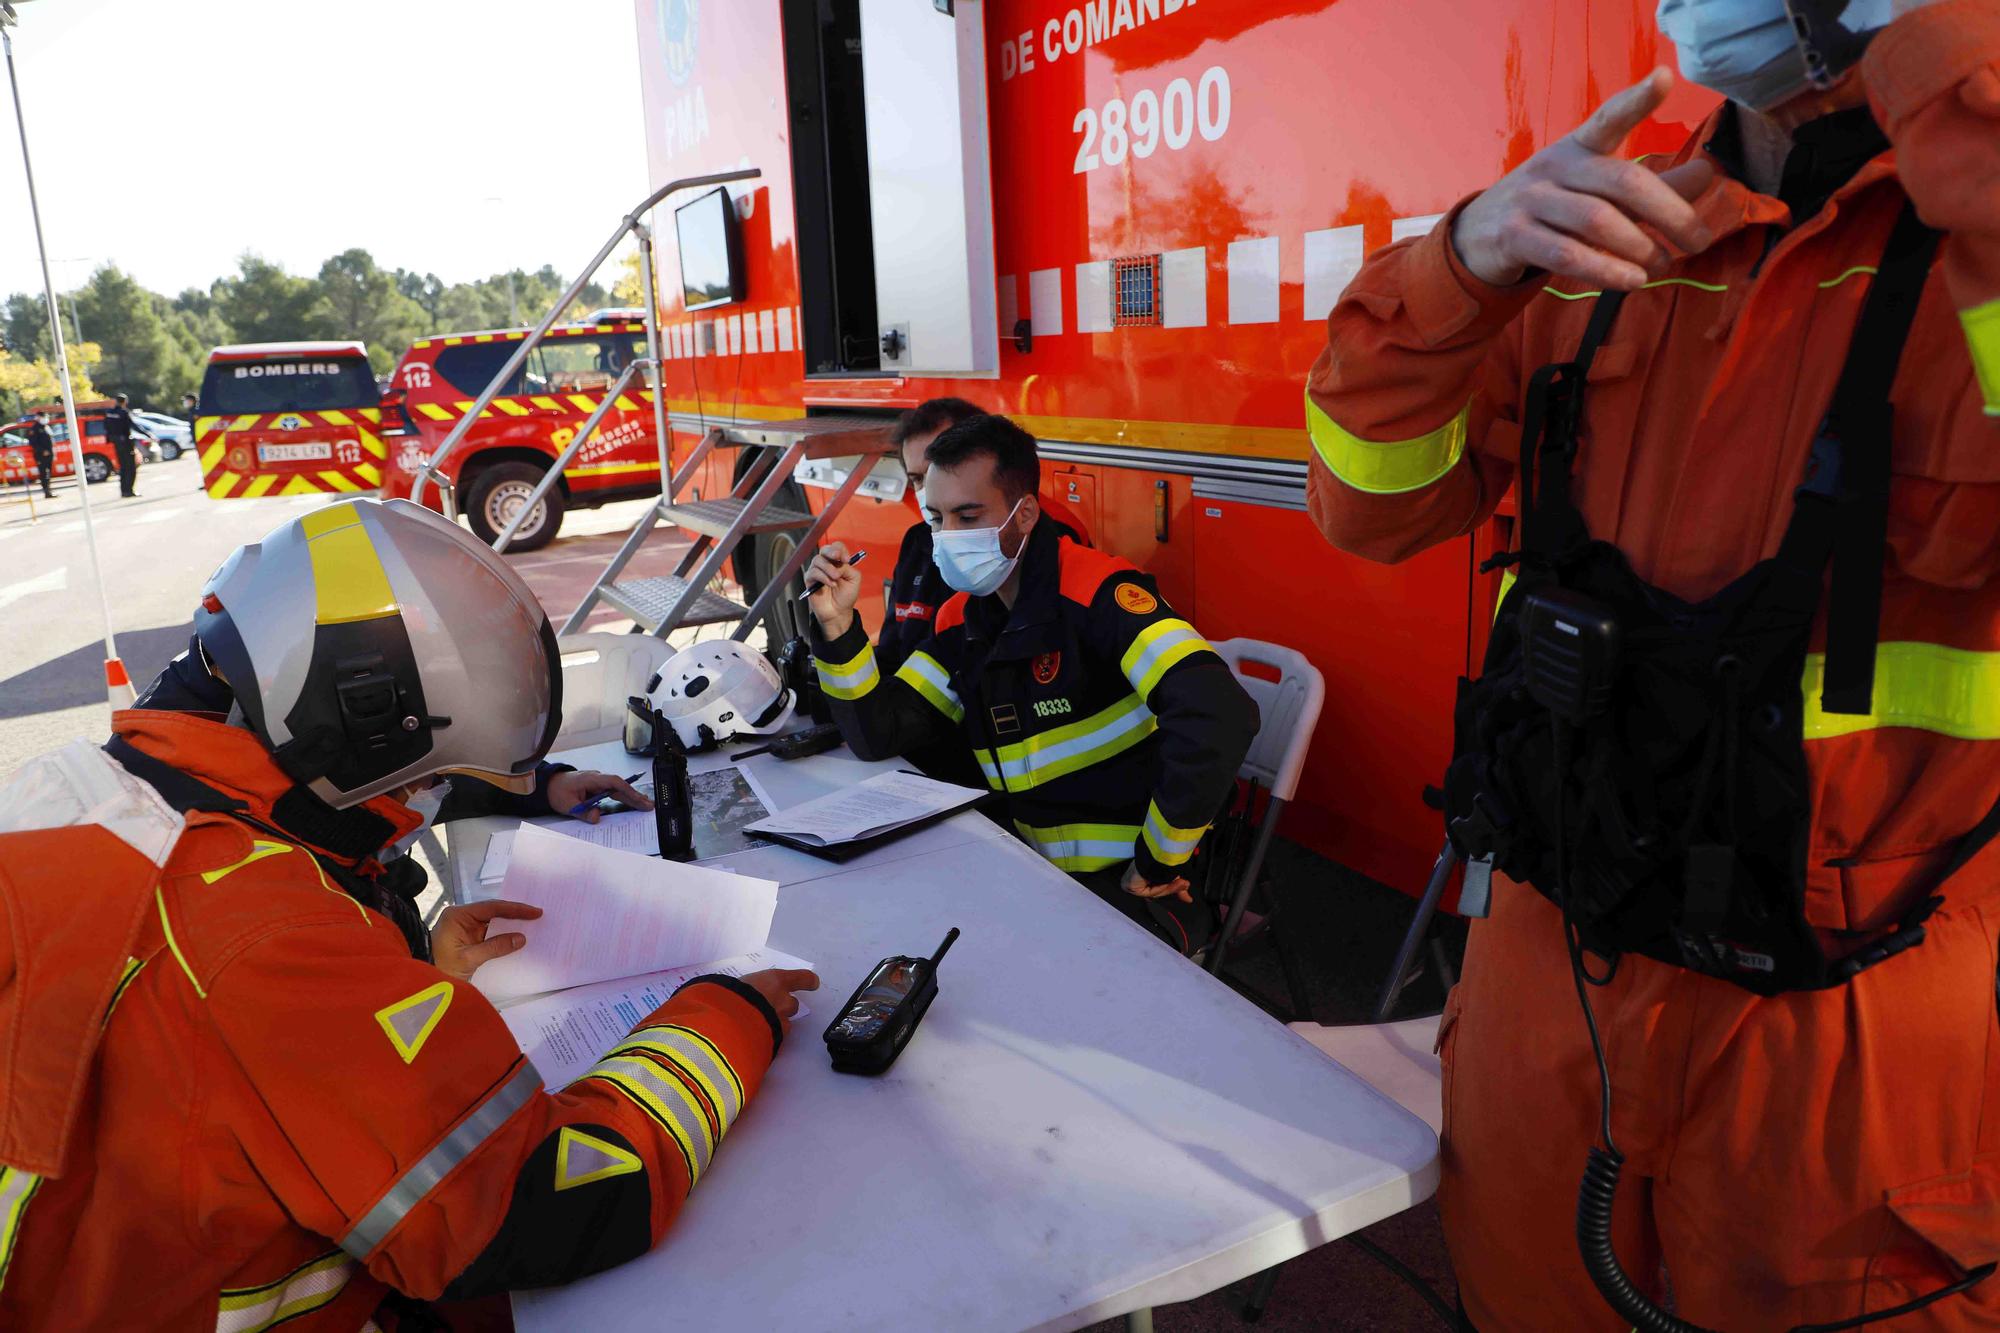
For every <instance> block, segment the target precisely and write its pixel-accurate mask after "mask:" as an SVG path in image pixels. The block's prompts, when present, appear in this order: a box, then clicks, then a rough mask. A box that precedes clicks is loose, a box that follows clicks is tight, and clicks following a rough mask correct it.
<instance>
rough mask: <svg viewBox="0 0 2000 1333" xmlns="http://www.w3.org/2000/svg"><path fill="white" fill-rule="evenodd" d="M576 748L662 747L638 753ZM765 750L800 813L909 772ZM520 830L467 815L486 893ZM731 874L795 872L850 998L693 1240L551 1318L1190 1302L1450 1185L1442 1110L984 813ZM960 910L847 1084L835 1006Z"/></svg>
mask: <svg viewBox="0 0 2000 1333" xmlns="http://www.w3.org/2000/svg"><path fill="white" fill-rule="evenodd" d="M559 757H560V758H563V759H565V760H567V761H568V762H571V763H575V764H578V765H579V766H581V767H596V768H601V769H604V770H606V771H610V770H612V769H614V768H619V767H621V766H624V768H625V771H630V768H631V767H633V766H636V764H637V763H638V762H640V761H634V760H631V759H629V758H628V757H626V756H625V754H624V753H623V751H622V750H621V749H620V748H619V747H618V746H617V745H615V744H614V745H611V746H608V747H593V748H592V749H590V750H584V751H578V752H575V753H572V754H567V755H562V756H559ZM719 762H722V760H721V758H720V757H719V756H717V757H713V758H709V759H707V760H705V761H703V760H698V761H697V764H696V767H697V768H701V767H707V766H711V765H713V764H716V763H719ZM749 762H751V763H754V764H756V765H757V766H758V767H757V774H758V777H759V779H760V781H761V782H762V784H763V785H764V786H765V788H766V790H768V791H769V792H770V793H771V796H772V799H773V800H774V801H776V802H777V803H779V804H780V805H789V804H791V803H793V802H795V801H797V800H802V799H806V798H808V797H810V796H813V795H817V794H819V793H820V792H822V791H825V790H830V789H831V788H832V787H834V786H837V785H840V784H841V783H844V782H848V781H853V780H854V779H855V778H857V777H860V776H865V775H866V774H867V773H870V772H874V771H879V770H881V769H884V768H887V767H891V766H889V765H865V764H862V763H860V762H859V761H857V760H854V759H853V758H852V757H851V756H848V755H847V754H846V752H845V751H839V752H835V753H834V754H831V755H826V756H820V757H817V758H814V759H809V760H802V761H797V762H795V763H791V764H782V763H778V762H776V761H773V760H769V759H762V760H753V761H749ZM507 823H508V821H502V820H491V819H482V820H471V821H462V822H460V823H456V824H453V825H450V826H449V834H450V839H451V842H452V859H453V861H454V862H455V863H456V865H455V868H454V871H453V875H454V880H455V882H456V884H457V885H458V886H459V887H460V888H461V890H465V889H476V887H477V885H476V876H477V874H478V867H479V865H480V862H481V861H482V860H483V858H484V847H485V843H486V839H487V837H489V836H490V835H491V833H492V832H493V831H494V829H496V828H500V827H506V826H507ZM709 864H717V865H723V866H728V867H730V868H732V869H737V870H740V871H742V872H744V873H748V874H758V875H762V876H764V877H767V878H774V879H777V880H778V881H779V883H780V884H781V885H782V886H783V887H782V889H781V890H780V893H779V895H778V912H777V918H776V921H775V923H774V925H773V927H772V931H771V943H772V945H773V946H774V947H776V948H779V949H782V950H784V951H785V952H787V953H791V954H794V955H796V956H798V957H801V958H806V959H810V960H812V961H813V963H814V964H815V965H816V966H817V967H818V969H819V972H820V975H821V977H822V978H824V982H825V984H824V988H823V989H822V990H821V991H820V992H819V993H818V994H817V995H815V996H812V997H809V998H808V1003H809V1005H810V1006H811V1009H812V1014H811V1017H810V1018H808V1019H805V1020H803V1021H801V1022H800V1023H799V1025H798V1026H797V1027H795V1028H794V1029H793V1030H792V1032H791V1035H790V1037H789V1039H788V1040H787V1041H786V1043H785V1046H784V1049H783V1050H782V1051H781V1052H780V1053H779V1055H778V1058H777V1061H776V1062H775V1063H774V1064H773V1065H772V1067H771V1071H770V1073H769V1075H768V1077H767V1078H766V1080H765V1083H764V1087H763V1090H762V1091H761V1092H760V1093H759V1094H758V1096H757V1098H756V1100H755V1101H754V1102H753V1103H752V1104H751V1105H750V1106H749V1107H748V1108H747V1109H746V1110H745V1111H744V1113H743V1116H742V1118H741V1119H740V1120H739V1121H738V1123H737V1124H736V1126H735V1127H734V1128H733V1129H732V1130H731V1131H730V1134H729V1137H728V1139H727V1140H726V1141H725V1142H724V1144H723V1145H722V1147H721V1148H720V1149H719V1150H718V1151H717V1153H716V1156H715V1160H714V1162H713V1164H712V1165H711V1166H710V1168H709V1170H708V1173H707V1174H706V1175H705V1176H704V1177H703V1178H702V1181H701V1183H700V1185H699V1186H698V1187H697V1188H696V1190H695V1191H694V1193H693V1195H692V1196H691V1197H690V1198H689V1200H688V1202H687V1205H686V1208H685V1210H684V1211H683V1213H682V1214H681V1217H680V1220H679V1221H678V1222H677V1223H676V1225H675V1227H674V1230H673V1232H672V1233H671V1234H670V1235H669V1236H668V1237H667V1239H666V1240H665V1241H664V1242H663V1243H662V1244H661V1245H660V1246H659V1247H658V1248H657V1249H655V1250H654V1251H652V1252H651V1253H649V1254H647V1255H645V1256H643V1257H641V1258H639V1259H636V1260H634V1261H632V1262H631V1263H628V1264H625V1265H623V1266H622V1267H619V1268H616V1269H613V1270H611V1271H610V1272H607V1273H602V1274H599V1275H598V1276H596V1277H593V1278H589V1279H586V1280H584V1281H581V1282H578V1283H575V1284H573V1285H571V1286H569V1287H566V1288H560V1289H552V1290H547V1291H537V1292H524V1293H519V1294H517V1295H516V1296H515V1297H514V1312H515V1321H516V1323H517V1325H518V1327H519V1328H520V1329H521V1330H523V1333H542V1331H543V1330H549V1331H551V1333H553V1331H555V1330H571V1329H583V1328H587V1329H591V1330H594V1331H597V1333H615V1331H616V1330H627V1329H629V1330H635V1333H636V1331H637V1330H647V1331H648V1333H651V1330H656V1329H660V1328H666V1327H698V1328H705V1329H746V1330H747V1329H757V1330H765V1329H796V1330H813V1331H815V1333H817V1331H819V1330H827V1331H831V1330H846V1329H857V1330H859V1329H869V1330H874V1329H882V1328H916V1329H948V1330H968V1331H969V1330H989V1329H990V1330H1010V1331H1011V1330H1026V1329H1035V1330H1040V1329H1050V1330H1059V1329H1075V1328H1080V1327H1082V1326H1084V1325H1087V1324H1091V1323H1094V1322H1097V1321H1099V1320H1102V1319H1106V1318H1109V1317H1112V1316H1116V1315H1122V1314H1134V1312H1141V1311H1145V1310H1148V1309H1150V1308H1151V1307H1153V1306H1155V1305H1164V1304H1169V1303H1172V1302H1178V1301H1185V1300H1191V1299H1193V1298H1195V1297H1197V1296H1200V1295H1202V1294H1204V1293H1206V1292H1209V1291H1213V1290H1215V1289H1216V1288H1218V1287H1221V1286H1223V1285H1225V1284H1227V1283H1230V1282H1234V1281H1237V1280H1239V1279H1242V1278H1244V1277H1247V1276H1249V1275H1250V1274H1253V1273H1256V1272H1259V1271H1261V1270H1263V1269H1265V1268H1268V1267H1270V1266H1272V1265H1273V1264H1277V1263H1281V1262H1283V1261H1284V1260H1287V1259H1291V1258H1295V1257H1297V1256H1298V1255H1300V1254H1303V1253H1305V1252H1306V1251H1307V1250H1309V1249H1312V1248H1314V1247H1315V1246H1318V1245H1322V1244H1325V1243H1326V1242H1328V1241H1331V1240H1335V1239H1337V1238H1339V1237H1341V1236H1343V1235H1346V1234H1347V1233H1349V1232H1352V1231H1355V1230H1358V1229H1360V1228H1362V1227H1365V1226H1368V1225H1370V1224H1372V1223H1374V1222H1377V1221H1380V1220H1381V1219H1383V1218H1385V1217H1389V1216H1391V1215H1392V1214H1395V1213H1398V1212H1401V1211H1402V1210H1404V1209H1406V1208H1409V1207H1411V1206H1412V1205H1414V1204H1416V1203H1419V1202H1421V1201H1422V1200H1424V1199H1426V1198H1428V1197H1429V1196H1430V1194H1431V1193H1432V1191H1433V1190H1434V1189H1435V1188H1436V1186H1437V1172H1438V1167H1437V1139H1436V1137H1435V1135H1433V1134H1432V1132H1431V1130H1430V1128H1429V1127H1428V1126H1426V1125H1425V1124H1424V1123H1423V1122H1422V1121H1420V1120H1418V1119H1417V1118H1416V1117H1414V1116H1412V1115H1411V1114H1410V1113H1409V1112H1407V1111H1405V1110H1403V1109H1402V1108H1401V1107H1400V1106H1398V1105H1396V1104H1395V1103H1394V1102H1392V1101H1391V1100H1389V1099H1388V1098H1387V1097H1385V1096H1382V1095H1381V1094H1379V1093H1377V1092H1376V1091H1375V1090H1374V1089H1372V1088H1370V1087H1369V1086H1368V1085H1367V1084H1365V1083H1363V1082H1362V1081H1361V1080H1359V1079H1357V1078H1356V1077H1354V1076H1353V1075H1351V1074H1349V1073H1348V1072H1347V1071H1346V1070H1344V1069H1342V1068H1341V1067H1340V1066H1339V1065H1337V1064H1334V1063H1333V1062H1332V1061H1330V1060H1329V1059H1327V1058H1326V1057H1325V1056H1324V1055H1322V1054H1320V1052H1318V1051H1317V1050H1315V1049H1314V1048H1313V1047H1311V1046H1310V1045H1308V1044H1307V1043H1306V1042H1304V1041H1303V1040H1301V1039H1300V1038H1299V1037H1297V1036H1296V1035H1294V1034H1293V1033H1292V1032H1290V1031H1288V1030H1287V1029H1286V1028H1285V1027H1284V1025H1282V1024H1280V1023H1278V1022H1276V1021H1274V1020H1273V1019H1271V1018H1270V1017H1269V1016H1267V1015H1266V1014H1264V1013H1263V1012H1262V1011H1261V1010H1259V1009H1258V1008H1256V1006H1254V1005H1252V1004H1250V1003H1249V1002H1248V1001H1247V1000H1244V999H1243V998H1242V997H1241V996H1239V995H1237V994H1236V993H1235V992H1234V991H1231V990H1230V989H1229V988H1228V987H1226V986H1224V985H1222V984H1221V983H1220V982H1218V981H1217V980H1216V979H1215V978H1213V977H1211V976H1209V975H1208V974H1206V973H1205V972H1203V971H1202V970H1201V969H1200V968H1198V967H1196V966H1194V965H1193V964H1191V963H1189V962H1187V961H1186V960H1184V959H1182V958H1180V957H1179V956H1178V955H1176V954H1175V953H1173V952H1172V951H1171V950H1169V949H1168V948H1166V947H1165V946H1164V945H1162V944H1160V943H1159V942H1158V941H1156V940H1154V939H1153V938H1152V937H1151V936H1150V935H1148V934H1147V933H1146V932H1145V931H1144V930H1142V929H1140V928H1139V927H1138V926H1137V925H1135V924H1133V923H1132V922H1131V921H1128V920H1127V919H1126V918H1125V917H1123V916H1121V915H1120V914H1119V913H1118V912H1117V911H1116V910H1114V909H1113V908H1111V907H1109V906H1107V905H1106V904H1104V903H1101V902H1099V901H1098V900H1097V899H1096V898H1095V897H1093V896H1092V895H1091V894H1090V893H1089V892H1087V891H1086V890H1084V889H1082V888H1080V887H1079V886H1078V885H1077V884H1075V883H1074V882H1073V881H1072V880H1070V879H1069V878H1068V877H1067V876H1065V875H1063V874H1062V873H1060V872H1059V871H1057V870H1055V869H1054V868H1052V867H1051V866H1049V865H1048V863H1047V862H1045V861H1043V860H1042V859H1041V858H1040V857H1038V856H1037V855H1035V854H1034V853H1033V852H1031V851H1029V850H1028V849H1027V848H1026V847H1025V846H1023V845H1022V844H1021V843H1019V842H1018V841H1016V840H1015V839H1013V838H1012V837H1010V836H1008V835H1007V834H1005V833H1004V832H1003V831H1001V830H1000V829H998V828H997V827H996V826H994V825H993V824H992V823H991V821H989V820H987V819H985V818H984V817H983V816H979V815H970V814H965V815H959V816H957V817H955V818H953V819H951V820H949V821H947V822H945V823H943V824H940V825H936V826H933V827H931V828H928V829H924V830H920V831H918V832H916V833H914V834H912V835H911V836H909V837H908V838H906V839H903V840H901V841H899V842H896V843H892V844H890V845H888V846H886V847H883V848H880V849H877V850H876V851H873V852H871V853H869V854H867V855H866V856H863V857H860V858H858V859H856V860H854V861H852V862H850V863H848V864H846V865H835V864H833V863H830V862H825V861H821V860H819V859H817V858H814V857H810V856H807V855H805V854H803V853H800V852H795V851H791V850H789V849H786V848H781V847H766V848H760V849H757V850H754V851H749V852H742V853H738V854H736V855H735V856H732V857H726V858H723V859H721V860H720V861H717V862H711V863H709ZM463 896H473V897H476V896H478V894H477V893H476V892H469V893H464V894H463ZM953 926H956V927H958V928H959V929H960V930H961V931H962V932H963V934H962V936H961V938H960V939H959V941H958V943H957V944H956V945H955V946H954V947H953V949H952V951H951V953H950V955H949V956H948V957H947V958H946V960H945V962H944V965H943V967H942V968H941V969H940V971H939V993H938V998H937V1001H936V1003H935V1004H933V1005H932V1007H931V1010H930V1013H929V1015H928V1016H927V1017H926V1018H925V1020H924V1023H923V1026H922V1027H921V1029H919V1031H918V1033H917V1035H916V1036H915V1038H913V1039H912V1040H911V1042H910V1044H909V1046H908V1047H907V1048H905V1050H904V1051H903V1054H902V1056H901V1058H900V1059H898V1061H897V1062H896V1064H895V1066H894V1068H892V1069H891V1070H890V1071H889V1072H888V1073H887V1074H884V1075H882V1076H880V1077H877V1078H858V1077H854V1076H851V1075H845V1074H836V1073H834V1072H833V1071H832V1069H831V1068H830V1067H829V1064H828V1061H827V1055H826V1049H825V1047H824V1046H822V1045H821V1044H820V1032H821V1030H822V1029H824V1027H825V1026H826V1024H827V1022H828V1021H829V1020H830V1019H831V1017H832V1012H833V1010H834V1009H835V1007H836V1006H838V1005H839V1004H840V1003H841V1002H842V1001H843V1000H845V999H846V997H847V994H848V992H849V991H851V990H852V989H853V988H854V986H855V985H856V984H857V982H858V981H859V980H860V978H861V977H862V976H863V974H864V973H865V972H866V970H867V969H868V968H869V967H871V966H872V965H873V964H874V963H875V962H876V961H877V960H878V959H880V958H882V957H883V956H885V955H888V954H899V953H901V954H928V953H930V952H931V951H932V950H933V949H934V948H936V947H937V944H938V942H939V940H941V939H942V938H943V936H944V933H945V931H946V930H947V929H949V928H950V927H953ZM1142 1319H1143V1316H1136V1317H1135V1323H1138V1322H1140V1321H1141V1320H1142Z"/></svg>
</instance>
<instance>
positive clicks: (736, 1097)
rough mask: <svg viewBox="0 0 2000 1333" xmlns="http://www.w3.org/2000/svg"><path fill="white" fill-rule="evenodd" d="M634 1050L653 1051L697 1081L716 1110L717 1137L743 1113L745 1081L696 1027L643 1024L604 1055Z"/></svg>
mask: <svg viewBox="0 0 2000 1333" xmlns="http://www.w3.org/2000/svg"><path fill="white" fill-rule="evenodd" d="M635 1051H650V1052H651V1053H653V1054H654V1055H657V1056H659V1057H660V1058H661V1059H663V1060H665V1061H666V1062H667V1063H668V1064H670V1065H672V1066H673V1067H674V1068H676V1069H678V1070H680V1071H681V1072H682V1073H683V1074H686V1075H687V1076H688V1077H689V1078H690V1079H692V1080H693V1081H694V1084H695V1086H696V1087H698V1088H700V1089H701V1091H702V1093H703V1095H705V1096H706V1097H707V1098H708V1104H709V1105H710V1106H711V1107H713V1108H714V1110H715V1118H716V1122H717V1126H716V1127H717V1131H718V1132H717V1134H716V1137H717V1138H720V1137H721V1136H722V1133H723V1132H726V1131H727V1130H728V1128H729V1126H730V1125H731V1124H733V1123H735V1120H736V1117H737V1116H739V1115H741V1114H742V1113H743V1081H742V1080H741V1079H739V1078H737V1077H736V1071H735V1070H734V1069H732V1068H730V1066H729V1061H728V1060H726V1059H724V1058H723V1055H722V1052H721V1050H720V1049H718V1048H717V1046H716V1045H715V1043H714V1042H712V1041H710V1040H708V1038H706V1037H704V1036H702V1035H701V1034H700V1033H699V1032H696V1031H695V1030H694V1029H693V1028H684V1027H653V1028H640V1029H639V1030H638V1031H636V1032H634V1033H632V1034H631V1035H630V1036H628V1037H627V1038H626V1039H625V1040H624V1041H621V1042H619V1043H618V1044H617V1045H616V1046H614V1047H612V1048H611V1049H610V1050H609V1051H607V1052H605V1056H604V1058H605V1059H607V1060H608V1059H610V1058H611V1057H612V1056H614V1055H630V1054H632V1053H633V1052H635Z"/></svg>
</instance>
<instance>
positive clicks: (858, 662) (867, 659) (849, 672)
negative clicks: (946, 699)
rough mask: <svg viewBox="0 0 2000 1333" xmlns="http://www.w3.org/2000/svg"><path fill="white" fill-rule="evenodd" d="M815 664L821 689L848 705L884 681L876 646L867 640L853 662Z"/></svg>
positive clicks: (821, 661)
mask: <svg viewBox="0 0 2000 1333" xmlns="http://www.w3.org/2000/svg"><path fill="white" fill-rule="evenodd" d="M814 664H815V665H816V666H818V668H819V687H820V689H822V690H824V691H825V692H826V693H827V694H829V695H832V696H833V697H834V698H836V699H841V700H845V701H846V702H848V703H852V702H854V700H856V699H859V698H860V697H861V696H863V695H864V694H867V693H868V692H869V691H870V690H872V689H874V688H875V686H876V684H877V683H879V682H880V681H881V679H882V672H881V669H880V668H879V667H877V666H876V665H875V645H874V644H872V643H869V642H868V641H867V640H865V639H864V640H862V643H861V651H860V652H859V653H857V654H856V655H855V657H854V660H853V661H851V662H829V661H827V660H826V659H825V658H823V657H821V658H815V659H814ZM933 702H935V700H933Z"/></svg>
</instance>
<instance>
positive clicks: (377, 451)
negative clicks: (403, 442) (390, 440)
mask: <svg viewBox="0 0 2000 1333" xmlns="http://www.w3.org/2000/svg"><path fill="white" fill-rule="evenodd" d="M360 434H361V447H362V448H363V449H366V450H367V451H368V452H369V454H370V455H372V456H373V457H375V458H387V457H388V456H389V446H388V445H386V444H384V443H382V441H381V440H380V439H379V438H378V437H376V436H374V435H371V434H369V433H368V432H367V431H366V430H363V431H361V432H360ZM360 470H361V469H360V467H359V466H357V467H356V468H355V471H357V472H358V471H360Z"/></svg>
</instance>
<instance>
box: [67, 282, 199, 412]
mask: <svg viewBox="0 0 2000 1333" xmlns="http://www.w3.org/2000/svg"><path fill="white" fill-rule="evenodd" d="M71 299H72V300H73V301H74V302H75V304H76V312H77V317H78V320H79V322H80V323H81V324H82V325H83V331H84V335H85V336H86V337H88V338H89V339H90V340H91V341H92V342H94V343H96V344H97V345H98V346H99V347H101V348H103V349H104V360H103V362H102V363H101V364H100V365H99V367H98V373H97V380H98V382H99V383H100V384H101V385H103V386H104V387H105V388H107V389H109V390H110V391H112V392H114V393H125V394H130V395H131V398H132V401H133V403H134V404H135V405H138V406H146V405H149V404H150V405H152V406H156V407H157V406H163V405H164V406H172V404H173V403H174V402H175V401H178V396H177V395H176V397H175V398H168V397H167V396H166V395H167V393H168V386H169V385H170V384H180V383H183V382H184V381H185V379H186V377H187V372H186V367H185V365H184V362H185V360H186V354H185V353H184V352H183V351H182V350H181V348H180V346H179V345H178V344H177V343H175V341H174V340H173V339H172V338H171V337H169V336H168V334H167V327H166V325H165V324H164V323H163V322H162V321H161V319H160V312H159V309H158V308H157V307H156V306H155V304H154V301H155V298H154V296H153V294H152V293H151V292H149V291H147V290H146V289H145V288H144V287H141V286H140V285H139V284H138V283H137V282H134V281H133V280H132V279H131V277H129V276H128V275H127V274H125V273H124V272H122V271H121V270H120V269H119V268H118V266H117V265H115V264H106V265H105V266H104V267H102V268H100V269H98V270H97V272H95V273H93V274H91V275H90V281H89V282H87V283H85V284H84V286H83V288H82V290H80V291H78V292H77V293H76V295H75V296H74V297H72V298H71Z"/></svg>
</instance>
